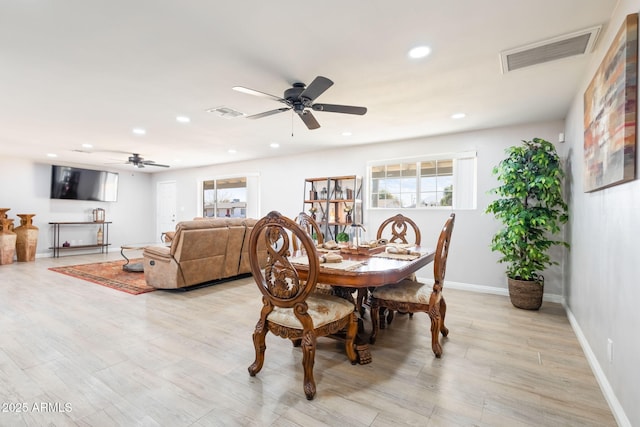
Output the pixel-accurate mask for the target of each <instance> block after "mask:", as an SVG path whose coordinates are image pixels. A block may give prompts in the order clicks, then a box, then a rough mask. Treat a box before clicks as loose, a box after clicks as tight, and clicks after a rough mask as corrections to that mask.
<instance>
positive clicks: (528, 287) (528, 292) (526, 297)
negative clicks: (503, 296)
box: [507, 277, 544, 310]
mask: <svg viewBox="0 0 640 427" xmlns="http://www.w3.org/2000/svg"><path fill="white" fill-rule="evenodd" d="M507 282H508V283H509V298H510V299H511V304H513V306H514V307H517V308H522V309H524V310H538V309H539V308H540V306H541V305H542V294H543V293H544V278H543V277H541V279H540V280H539V281H533V280H516V279H512V278H510V277H508V278H507Z"/></svg>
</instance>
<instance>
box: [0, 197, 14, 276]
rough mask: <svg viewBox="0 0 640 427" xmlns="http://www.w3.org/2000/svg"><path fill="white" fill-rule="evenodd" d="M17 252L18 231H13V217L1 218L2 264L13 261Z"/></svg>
mask: <svg viewBox="0 0 640 427" xmlns="http://www.w3.org/2000/svg"><path fill="white" fill-rule="evenodd" d="M7 210H8V209H7ZM15 253H16V233H14V232H13V219H8V218H0V265H4V264H11V263H13V256H14V255H15Z"/></svg>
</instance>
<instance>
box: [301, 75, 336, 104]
mask: <svg viewBox="0 0 640 427" xmlns="http://www.w3.org/2000/svg"><path fill="white" fill-rule="evenodd" d="M331 86H333V82H332V81H331V80H329V79H328V78H326V77H322V76H318V77H316V78H315V79H313V81H312V82H311V84H310V85H309V86H307V88H306V89H305V90H303V91H302V93H301V94H300V98H307V99H309V100H311V101H313V100H314V99H316V98H317V97H319V96H320V95H322V94H323V93H324V91H326V90H327V89H329V88H330V87H331Z"/></svg>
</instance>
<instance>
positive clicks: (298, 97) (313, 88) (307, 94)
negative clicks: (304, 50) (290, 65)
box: [233, 76, 367, 129]
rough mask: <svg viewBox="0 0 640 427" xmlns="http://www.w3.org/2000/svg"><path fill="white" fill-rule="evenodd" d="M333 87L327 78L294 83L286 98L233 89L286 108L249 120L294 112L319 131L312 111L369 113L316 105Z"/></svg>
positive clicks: (340, 107)
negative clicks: (317, 99) (277, 103)
mask: <svg viewBox="0 0 640 427" xmlns="http://www.w3.org/2000/svg"><path fill="white" fill-rule="evenodd" d="M331 86H333V82H332V81H331V80H329V79H328V78H326V77H323V76H318V77H316V78H315V79H314V80H313V81H312V82H311V84H310V85H309V86H306V85H305V84H304V83H294V84H293V85H292V87H290V88H289V89H286V90H285V91H284V97H283V98H280V97H278V96H275V95H271V94H268V93H265V92H260V91H258V90H254V89H249V88H246V87H243V86H235V87H234V88H233V89H234V90H236V91H238V92H242V93H246V94H248V95H253V96H259V97H262V98H269V99H272V100H274V101H278V102H281V103H283V104H285V105H286V107H281V108H277V109H275V110H270V111H265V112H262V113H258V114H253V115H251V116H247V118H248V119H261V118H263V117H268V116H272V115H274V114H278V113H283V112H285V111H289V110H292V111H293V112H294V113H296V114H297V115H298V117H300V119H301V120H302V121H303V122H304V124H305V125H306V126H307V128H308V129H318V128H319V127H320V124H319V123H318V121H317V120H316V118H315V117H314V116H313V114H312V113H311V111H310V110H313V111H325V112H330V113H342V114H355V115H359V116H362V115H364V114H365V113H366V112H367V109H366V107H356V106H352V105H338V104H314V103H313V101H314V100H315V99H316V98H317V97H319V96H320V95H322V94H323V93H324V92H325V91H326V90H327V89H329V88H330V87H331Z"/></svg>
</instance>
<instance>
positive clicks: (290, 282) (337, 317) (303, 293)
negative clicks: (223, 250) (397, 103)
mask: <svg viewBox="0 0 640 427" xmlns="http://www.w3.org/2000/svg"><path fill="white" fill-rule="evenodd" d="M290 236H293V237H291V238H296V239H298V240H299V241H300V244H301V247H302V248H303V249H304V253H305V254H306V259H307V262H308V264H309V265H308V268H309V270H308V275H307V280H306V281H305V280H302V279H300V276H299V275H298V272H297V271H296V268H295V264H292V263H291V262H290V257H291V251H290V248H291V245H290V242H289V240H290ZM260 243H264V244H265V245H266V248H267V262H266V266H265V267H264V268H261V267H260V262H261V259H260V257H259V256H258V248H259V247H260ZM249 244H250V246H249V248H250V249H249V256H250V261H251V272H252V274H253V278H254V280H255V282H256V284H257V285H258V289H259V290H260V292H261V293H262V304H263V305H262V310H261V311H260V319H259V320H258V323H257V324H256V328H255V331H254V333H253V345H254V347H255V353H256V359H255V361H254V362H253V363H252V364H251V366H249V374H250V375H251V376H255V375H256V374H257V373H258V372H260V370H261V369H262V366H263V364H264V358H265V350H266V344H265V341H266V335H267V332H269V331H270V332H272V333H273V334H275V335H278V336H280V337H282V338H288V339H290V340H292V342H293V343H294V345H295V346H301V347H302V366H303V369H304V380H303V388H304V393H305V395H306V396H307V399H309V400H311V399H313V397H314V396H315V394H316V383H315V380H314V377H313V365H314V359H315V353H316V339H317V338H318V337H323V336H327V335H331V334H336V333H338V332H340V331H342V330H346V337H345V350H346V353H347V358H348V359H349V360H350V361H351V363H352V364H355V363H357V355H356V352H355V347H354V340H355V337H356V333H357V330H358V323H357V317H356V314H355V311H354V310H355V306H354V304H353V303H352V302H349V301H347V300H346V299H343V298H339V297H336V296H333V295H325V294H320V293H315V292H314V289H315V287H316V283H317V281H318V275H319V269H320V260H319V257H318V252H317V251H316V248H315V245H314V244H313V241H312V240H311V237H309V235H308V234H307V232H306V231H305V230H303V229H302V228H300V227H299V226H298V225H297V224H296V223H295V222H294V221H293V220H291V219H289V218H286V217H284V216H282V215H281V214H280V213H278V212H275V211H274V212H270V213H269V214H268V215H267V216H265V217H264V218H262V219H260V220H259V221H258V222H257V223H256V225H255V226H254V228H253V231H252V232H251V236H250V241H249Z"/></svg>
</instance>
